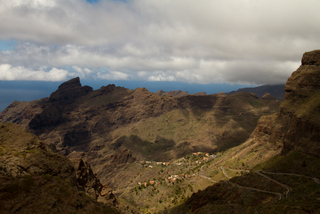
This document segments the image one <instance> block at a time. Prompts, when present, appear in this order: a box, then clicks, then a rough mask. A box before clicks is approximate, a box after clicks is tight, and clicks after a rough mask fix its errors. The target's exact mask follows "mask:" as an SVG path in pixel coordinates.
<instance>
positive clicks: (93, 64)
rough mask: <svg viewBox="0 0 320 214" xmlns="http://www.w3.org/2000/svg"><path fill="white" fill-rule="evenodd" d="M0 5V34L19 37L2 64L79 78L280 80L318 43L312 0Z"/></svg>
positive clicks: (18, 1) (44, 0)
mask: <svg viewBox="0 0 320 214" xmlns="http://www.w3.org/2000/svg"><path fill="white" fill-rule="evenodd" d="M0 4H1V7H0V20H1V22H0V39H15V40H17V41H18V42H17V44H16V46H15V49H14V50H12V51H7V52H0V64H10V65H12V68H19V67H20V66H21V67H22V68H24V69H25V70H27V71H30V72H34V71H41V69H40V68H41V67H42V66H48V67H55V68H66V67H71V68H72V71H68V72H69V75H80V76H81V77H83V78H89V77H96V78H104V79H105V78H110V79H115V80H119V79H125V80H131V79H142V80H156V81H167V80H169V81H170V80H171V81H173V80H178V81H186V82H197V83H210V82H214V83H221V82H229V83H256V84H267V83H283V82H285V81H286V79H287V78H288V76H289V75H290V74H291V72H293V71H294V70H295V69H296V68H297V66H298V65H299V62H300V59H301V56H302V54H303V53H304V52H305V51H310V50H313V49H317V48H319V46H320V42H319V39H318V38H319V37H320V28H319V27H318V23H320V13H319V12H318V8H320V1H318V0H306V1H301V0H277V1H276V0H261V1H256V0H243V1H238V0H224V1H212V0H202V1H199V2H195V1H192V0H161V1H159V0H132V1H127V2H126V3H124V2H122V1H113V0H104V1H99V2H98V3H96V4H89V3H87V2H86V1H85V0H69V1H63V0H10V1H7V0H0ZM104 68H107V70H108V72H101V69H104ZM11 70H12V69H11ZM13 70H14V69H13ZM15 70H17V71H18V70H19V69H15ZM27 71H26V72H27ZM12 75H13V76H14V78H18V76H19V75H14V74H12ZM30 75H31V74H30ZM30 75H29V76H30Z"/></svg>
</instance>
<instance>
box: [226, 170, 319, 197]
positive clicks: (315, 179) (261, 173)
mask: <svg viewBox="0 0 320 214" xmlns="http://www.w3.org/2000/svg"><path fill="white" fill-rule="evenodd" d="M228 169H229V168H228ZM221 170H222V173H223V174H224V176H226V177H227V178H229V179H230V178H231V177H230V176H229V175H228V174H227V173H226V171H225V168H224V167H223V166H221ZM229 170H232V171H246V172H249V170H235V169H229ZM255 173H256V174H257V175H260V176H262V177H264V178H266V179H268V180H270V181H272V182H274V183H276V184H278V185H280V186H282V187H284V188H286V189H287V192H286V198H288V197H289V196H290V193H291V191H292V189H291V188H290V187H289V186H287V185H285V184H283V183H280V182H279V181H277V180H274V179H272V178H270V177H269V176H267V175H265V174H272V175H288V176H299V177H305V178H310V179H312V180H313V181H314V182H316V183H317V184H320V180H319V179H318V178H314V177H309V176H305V175H299V174H293V173H276V172H266V171H262V170H257V171H256V172H255ZM263 173H264V174H263ZM228 182H229V183H230V184H232V185H234V186H237V187H240V188H244V189H249V190H253V191H258V192H264V193H270V194H274V195H278V196H279V200H281V199H283V198H284V197H283V195H282V194H281V193H279V192H270V191H266V190H261V189H256V188H252V187H246V186H241V185H239V184H236V183H233V182H230V181H228Z"/></svg>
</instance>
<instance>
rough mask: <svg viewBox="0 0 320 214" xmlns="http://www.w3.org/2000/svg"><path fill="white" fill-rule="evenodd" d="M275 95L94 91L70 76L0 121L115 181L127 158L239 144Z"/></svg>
mask: <svg viewBox="0 0 320 214" xmlns="http://www.w3.org/2000/svg"><path fill="white" fill-rule="evenodd" d="M280 103H281V102H280V101H277V100H272V99H259V98H258V97H257V96H256V95H254V94H251V93H244V92H242V93H238V94H234V95H230V96H227V95H224V94H219V95H187V96H182V97H173V96H161V95H157V94H154V93H151V92H149V91H148V90H146V89H145V88H137V89H135V90H129V89H126V88H123V87H116V86H115V85H108V86H104V87H101V88H100V89H98V90H95V91H94V90H93V89H92V88H91V87H89V86H82V85H81V83H80V79H79V78H75V79H72V80H70V81H67V82H65V83H63V84H62V85H60V86H59V88H58V89H57V90H56V91H55V92H53V93H52V94H51V96H50V97H48V98H45V99H42V100H35V101H32V102H18V101H16V102H13V103H12V104H11V105H10V106H8V107H7V108H6V109H5V110H4V111H3V112H2V113H1V115H0V122H13V123H17V124H20V125H22V126H24V127H26V128H28V129H29V130H30V131H31V132H33V133H34V134H36V135H37V136H39V137H40V139H41V140H43V141H44V142H45V143H46V144H47V145H50V144H53V145H55V146H56V148H57V151H58V152H59V153H60V154H63V155H66V156H68V157H73V158H74V157H77V158H79V157H82V158H85V159H87V160H88V161H89V162H90V164H91V165H92V167H93V170H94V171H95V172H97V174H98V177H99V178H100V179H101V181H102V182H104V183H106V184H107V185H109V186H111V187H112V188H118V187H123V186H126V185H128V184H129V183H128V182H127V181H128V180H131V179H130V178H131V177H132V176H133V175H134V174H136V173H137V171H138V170H136V171H134V172H133V171H128V170H126V169H127V167H129V165H130V164H131V163H132V162H135V163H139V161H140V160H141V161H146V160H147V161H164V162H168V161H173V160H175V159H178V158H181V157H183V156H185V155H187V154H190V153H192V152H199V151H200V152H215V151H223V150H226V149H228V148H231V147H234V146H237V145H239V144H241V143H242V142H244V141H245V140H246V139H248V138H249V136H250V134H251V133H252V131H253V130H254V128H255V126H256V124H257V121H258V119H259V118H260V117H261V116H262V115H268V114H272V113H274V112H276V111H277V109H278V107H279V105H280ZM109 177H111V178H112V179H111V180H110V179H108V178H109Z"/></svg>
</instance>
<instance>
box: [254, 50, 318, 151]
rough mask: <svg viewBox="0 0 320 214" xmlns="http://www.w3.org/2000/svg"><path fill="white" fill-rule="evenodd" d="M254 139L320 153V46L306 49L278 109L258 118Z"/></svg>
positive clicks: (291, 148)
mask: <svg viewBox="0 0 320 214" xmlns="http://www.w3.org/2000/svg"><path fill="white" fill-rule="evenodd" d="M251 138H252V139H255V140H259V141H268V142H270V143H271V144H273V145H275V146H283V148H282V153H283V154H286V153H288V152H289V151H291V150H293V149H301V150H303V151H304V152H305V153H308V154H312V155H316V156H319V155H320V143H319V142H320V50H315V51H311V52H307V53H305V54H304V55H303V57H302V63H301V66H300V67H299V68H298V69H297V70H296V71H295V72H293V73H292V75H291V76H290V77H289V79H288V81H287V83H286V86H285V100H284V102H283V103H282V104H281V106H280V109H279V112H278V113H276V114H274V115H271V116H265V117H262V118H261V119H260V121H259V122H258V125H257V128H256V129H255V131H254V132H253V134H252V135H251Z"/></svg>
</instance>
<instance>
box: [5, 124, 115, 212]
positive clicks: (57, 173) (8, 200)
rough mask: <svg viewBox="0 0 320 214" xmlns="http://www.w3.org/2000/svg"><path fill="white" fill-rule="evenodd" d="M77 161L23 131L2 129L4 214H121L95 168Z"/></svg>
mask: <svg viewBox="0 0 320 214" xmlns="http://www.w3.org/2000/svg"><path fill="white" fill-rule="evenodd" d="M73 161H74V163H72V162H71V161H70V160H68V159H67V158H66V157H64V156H61V155H58V154H56V153H54V152H52V150H51V148H49V147H48V146H46V145H45V144H44V143H43V142H42V141H40V140H39V139H38V138H37V137H36V136H34V135H32V134H30V133H28V132H27V131H26V130H25V129H24V128H22V127H21V126H19V125H15V124H0V198H1V200H0V212H1V213H61V212H62V211H63V212H70V213H71V212H77V213H89V212H93V213H119V212H118V211H117V210H116V209H115V207H116V206H117V203H118V202H117V199H116V198H115V197H114V195H113V193H112V191H111V189H110V188H108V187H106V186H103V185H102V184H101V183H100V181H99V179H97V177H96V176H95V175H94V173H93V172H92V170H91V167H90V165H88V163H87V162H86V161H83V160H82V159H78V160H73ZM98 202H103V203H106V205H104V204H102V203H98ZM107 204H108V205H107Z"/></svg>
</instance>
